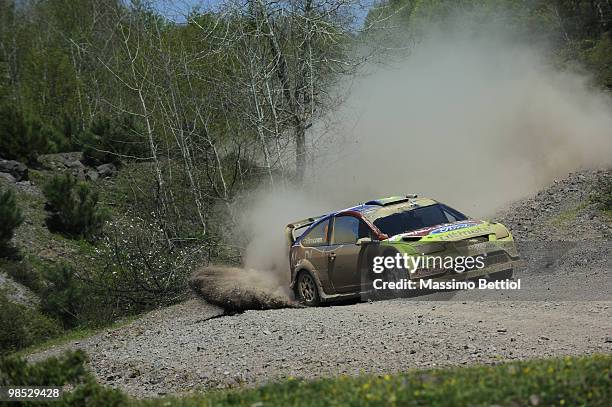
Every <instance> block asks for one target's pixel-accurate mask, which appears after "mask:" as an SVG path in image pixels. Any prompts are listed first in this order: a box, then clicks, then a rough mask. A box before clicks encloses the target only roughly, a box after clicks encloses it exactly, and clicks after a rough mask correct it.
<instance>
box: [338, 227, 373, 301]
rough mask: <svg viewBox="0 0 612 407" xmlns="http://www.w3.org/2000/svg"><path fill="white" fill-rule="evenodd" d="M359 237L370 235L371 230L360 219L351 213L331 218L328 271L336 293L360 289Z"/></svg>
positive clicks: (360, 249) (360, 250)
mask: <svg viewBox="0 0 612 407" xmlns="http://www.w3.org/2000/svg"><path fill="white" fill-rule="evenodd" d="M360 237H371V230H370V228H369V226H367V225H366V224H365V223H364V222H363V221H362V220H360V219H359V218H357V217H355V216H352V215H338V216H335V217H334V219H333V225H332V231H331V241H330V246H329V247H330V249H331V250H330V253H329V259H330V260H329V266H328V273H329V276H330V279H331V281H332V284H333V286H334V289H335V290H336V292H338V293H346V292H357V291H360V289H361V283H362V276H361V270H360V257H361V253H362V251H363V248H364V247H363V246H360V245H357V240H358V239H359V238H360Z"/></svg>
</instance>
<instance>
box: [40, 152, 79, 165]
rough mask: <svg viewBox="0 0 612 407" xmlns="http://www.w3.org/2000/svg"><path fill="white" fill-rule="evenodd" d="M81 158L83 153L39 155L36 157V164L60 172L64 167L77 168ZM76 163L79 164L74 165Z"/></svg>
mask: <svg viewBox="0 0 612 407" xmlns="http://www.w3.org/2000/svg"><path fill="white" fill-rule="evenodd" d="M83 158H84V156H83V153H82V152H80V151H76V152H70V153H58V154H41V155H39V156H38V162H39V163H41V164H42V165H43V166H44V167H45V168H47V169H50V170H62V169H63V168H66V167H68V168H72V166H73V165H76V166H78V165H79V164H80V162H81V161H83ZM77 162H78V163H79V164H76V163H77ZM81 165H82V164H81Z"/></svg>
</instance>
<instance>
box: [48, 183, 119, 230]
mask: <svg viewBox="0 0 612 407" xmlns="http://www.w3.org/2000/svg"><path fill="white" fill-rule="evenodd" d="M43 193H44V195H45V198H46V199H47V204H48V206H49V209H50V210H51V216H50V217H49V218H48V222H47V224H48V225H49V228H50V229H52V230H55V231H60V232H62V233H64V234H66V235H68V236H70V237H74V238H79V237H84V238H93V237H95V236H96V234H98V233H99V232H100V231H101V229H102V227H103V225H104V223H105V222H106V220H107V219H108V217H109V216H108V213H107V212H106V211H105V210H103V209H101V208H100V207H99V206H98V193H97V192H96V191H94V190H93V189H92V188H91V187H90V186H89V185H88V184H86V183H84V182H79V181H78V180H77V179H76V178H74V177H73V176H71V175H69V174H64V175H61V176H55V177H53V178H52V179H51V180H50V181H49V182H48V183H47V184H45V185H44V187H43Z"/></svg>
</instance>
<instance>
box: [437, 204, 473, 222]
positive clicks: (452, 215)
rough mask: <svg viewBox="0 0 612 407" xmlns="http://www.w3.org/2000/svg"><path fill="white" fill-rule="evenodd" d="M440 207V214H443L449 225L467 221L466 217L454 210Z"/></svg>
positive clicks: (444, 206) (443, 206)
mask: <svg viewBox="0 0 612 407" xmlns="http://www.w3.org/2000/svg"><path fill="white" fill-rule="evenodd" d="M440 207H441V208H442V212H444V215H445V216H446V218H447V219H448V221H449V222H450V223H452V222H457V221H460V220H466V219H467V216H465V215H464V214H462V213H461V212H459V211H458V210H456V209H453V208H451V207H449V206H446V205H440Z"/></svg>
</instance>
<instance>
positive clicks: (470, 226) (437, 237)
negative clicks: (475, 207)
mask: <svg viewBox="0 0 612 407" xmlns="http://www.w3.org/2000/svg"><path fill="white" fill-rule="evenodd" d="M493 225H494V224H492V223H490V222H486V221H482V220H475V219H470V220H463V221H457V222H453V223H444V224H441V225H436V226H430V227H426V228H422V229H417V230H413V231H410V232H406V233H400V234H397V235H395V236H391V237H390V238H389V239H388V241H390V242H399V241H405V242H416V241H445V242H452V241H458V240H464V239H469V238H472V237H475V236H483V235H489V234H492V233H495V230H494V226H493Z"/></svg>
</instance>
